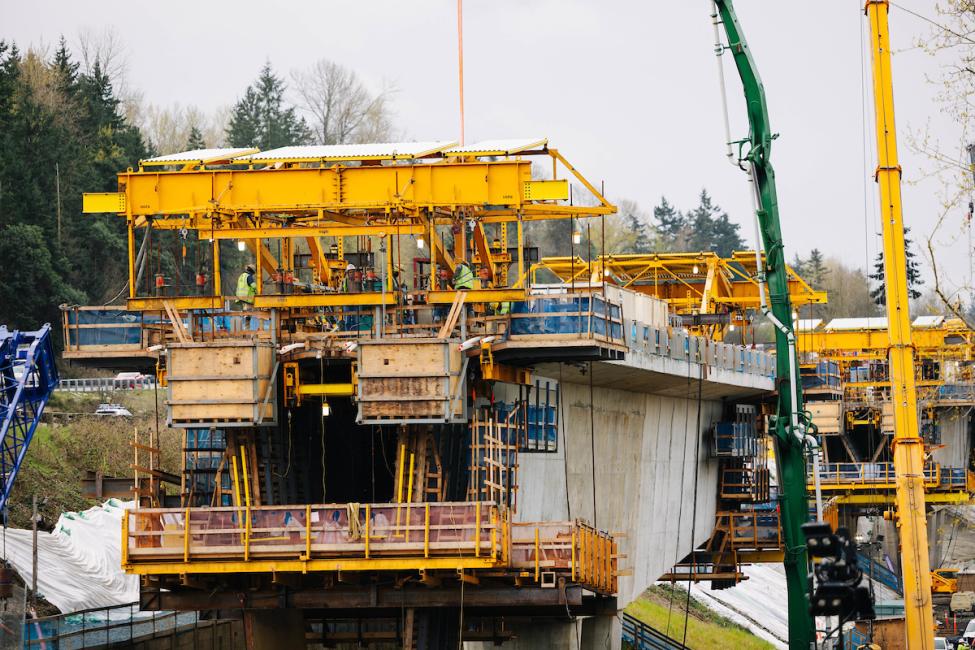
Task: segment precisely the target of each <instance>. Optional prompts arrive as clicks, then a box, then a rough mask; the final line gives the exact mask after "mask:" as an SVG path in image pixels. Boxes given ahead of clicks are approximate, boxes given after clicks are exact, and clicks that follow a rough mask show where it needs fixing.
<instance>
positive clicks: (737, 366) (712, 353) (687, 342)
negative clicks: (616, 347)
mask: <svg viewBox="0 0 975 650" xmlns="http://www.w3.org/2000/svg"><path fill="white" fill-rule="evenodd" d="M626 323H627V332H628V333H629V335H628V336H627V337H626V345H627V348H628V349H630V350H633V351H636V352H643V353H645V354H650V355H654V356H661V357H666V358H669V359H674V360H676V361H685V362H687V361H690V362H691V363H701V364H705V365H707V366H709V367H712V368H719V369H721V370H730V371H732V372H741V373H746V374H751V375H760V376H762V377H773V376H774V375H775V356H774V355H772V354H769V353H767V352H763V351H761V350H755V349H751V348H748V347H746V346H741V345H733V344H731V343H721V342H719V341H712V340H711V339H707V338H705V337H701V336H696V335H693V334H689V333H687V332H685V331H684V330H683V329H680V328H674V327H654V326H652V325H648V324H646V323H642V322H640V321H636V320H628V321H626Z"/></svg>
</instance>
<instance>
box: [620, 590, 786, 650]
mask: <svg viewBox="0 0 975 650" xmlns="http://www.w3.org/2000/svg"><path fill="white" fill-rule="evenodd" d="M686 598H687V592H686V591H685V590H684V589H683V588H682V587H669V586H665V585H655V586H653V587H650V588H649V589H647V590H646V591H645V592H643V595H641V596H640V597H639V598H637V599H636V600H634V601H633V602H632V603H630V604H629V606H627V608H626V613H627V614H629V615H630V616H633V617H635V618H638V619H640V620H641V621H643V622H644V623H646V624H648V625H650V626H651V627H653V628H654V629H656V630H658V631H660V632H663V633H664V634H666V635H667V636H669V637H671V638H672V639H676V640H678V641H680V640H682V639H683V638H684V618H685V616H684V612H685V609H684V603H685V599H686ZM685 645H687V647H688V648H694V650H728V649H729V648H733V649H734V650H774V649H775V646H773V645H772V644H771V643H769V642H767V641H765V640H763V639H760V638H759V637H757V636H755V635H754V634H752V633H751V632H749V631H748V630H746V629H745V628H743V627H742V626H740V625H738V624H737V623H735V622H733V621H731V620H729V619H727V618H725V617H723V616H720V615H718V614H716V613H714V612H713V611H711V610H710V609H708V608H707V607H705V606H704V605H702V604H701V603H700V602H698V601H697V600H695V599H694V598H693V597H692V598H691V603H690V614H689V615H688V616H687V640H686V642H685ZM624 647H625V646H624Z"/></svg>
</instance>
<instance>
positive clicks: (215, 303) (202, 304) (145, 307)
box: [126, 296, 225, 311]
mask: <svg viewBox="0 0 975 650" xmlns="http://www.w3.org/2000/svg"><path fill="white" fill-rule="evenodd" d="M224 300H225V298H224V297H223V296H172V297H166V296H161V297H155V298H129V299H128V301H127V302H126V309H129V310H131V311H165V308H164V307H163V302H169V303H172V305H173V307H174V308H175V309H176V310H178V311H188V310H193V309H218V310H219V309H223V301H224Z"/></svg>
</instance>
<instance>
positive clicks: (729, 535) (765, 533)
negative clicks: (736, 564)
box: [712, 510, 783, 550]
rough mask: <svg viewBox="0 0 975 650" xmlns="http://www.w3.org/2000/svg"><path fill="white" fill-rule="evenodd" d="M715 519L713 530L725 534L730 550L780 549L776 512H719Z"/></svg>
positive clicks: (777, 515)
mask: <svg viewBox="0 0 975 650" xmlns="http://www.w3.org/2000/svg"><path fill="white" fill-rule="evenodd" d="M715 518H716V522H715V526H714V527H715V530H716V531H723V532H724V533H725V535H726V538H725V539H726V541H727V542H728V543H729V544H730V547H731V548H734V549H737V550H743V549H749V550H768V549H779V548H782V544H783V542H782V526H781V523H780V521H779V519H780V518H779V511H778V510H772V511H744V512H719V513H717V515H715ZM712 550H715V549H712Z"/></svg>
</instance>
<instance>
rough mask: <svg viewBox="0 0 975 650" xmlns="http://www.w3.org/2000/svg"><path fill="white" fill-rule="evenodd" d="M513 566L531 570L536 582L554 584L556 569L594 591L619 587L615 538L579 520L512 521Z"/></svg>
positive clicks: (613, 591)
mask: <svg viewBox="0 0 975 650" xmlns="http://www.w3.org/2000/svg"><path fill="white" fill-rule="evenodd" d="M510 530H511V533H510V540H511V541H510V566H511V568H515V569H522V570H528V571H529V572H532V573H533V575H534V578H535V581H536V582H541V583H542V584H543V585H544V584H549V585H550V586H554V584H555V573H556V572H558V573H563V574H564V573H569V577H570V579H571V580H572V582H579V583H581V584H583V585H586V586H587V587H589V588H590V589H592V590H594V591H598V592H601V593H607V594H612V593H616V589H617V559H618V555H619V554H618V549H617V545H616V542H615V541H614V540H613V538H612V537H611V536H610V535H608V534H607V533H604V532H600V531H598V530H596V529H595V528H592V527H591V526H588V525H587V524H584V523H582V522H579V521H575V522H571V521H556V522H544V523H513V524H511V527H510Z"/></svg>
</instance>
